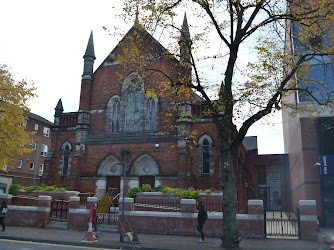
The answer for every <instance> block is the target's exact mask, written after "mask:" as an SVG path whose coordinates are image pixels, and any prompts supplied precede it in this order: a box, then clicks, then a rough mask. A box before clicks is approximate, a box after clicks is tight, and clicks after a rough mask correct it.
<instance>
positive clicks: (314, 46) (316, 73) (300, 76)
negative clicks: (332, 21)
mask: <svg viewBox="0 0 334 250" xmlns="http://www.w3.org/2000/svg"><path fill="white" fill-rule="evenodd" d="M314 32H317V31H316V30H315V31H314ZM292 33H293V45H294V46H293V48H294V53H295V57H296V58H298V57H299V56H301V55H303V54H305V53H307V52H309V53H313V52H314V51H317V50H318V49H319V47H322V46H330V41H329V35H328V31H326V30H324V31H321V34H320V33H319V34H313V35H314V36H313V37H311V38H308V37H307V36H305V34H300V30H299V27H298V24H296V23H293V25H292ZM297 84H298V87H300V88H302V89H304V90H306V91H303V90H298V95H297V96H298V101H299V102H306V101H314V99H313V97H314V98H316V99H317V100H319V101H324V100H329V99H332V95H333V93H334V73H333V64H332V60H331V58H330V56H313V58H312V59H310V60H309V61H308V65H307V66H306V65H302V66H301V69H300V70H299V71H298V72H297ZM311 95H312V96H313V97H312V96H311Z"/></svg>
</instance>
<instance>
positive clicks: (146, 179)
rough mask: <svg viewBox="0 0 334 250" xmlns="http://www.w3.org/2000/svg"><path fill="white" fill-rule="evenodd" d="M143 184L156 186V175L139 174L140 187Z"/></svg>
mask: <svg viewBox="0 0 334 250" xmlns="http://www.w3.org/2000/svg"><path fill="white" fill-rule="evenodd" d="M143 184H150V185H151V188H153V189H154V188H155V177H154V176H151V175H142V176H139V187H140V188H141V187H142V186H143Z"/></svg>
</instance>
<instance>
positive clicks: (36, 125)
mask: <svg viewBox="0 0 334 250" xmlns="http://www.w3.org/2000/svg"><path fill="white" fill-rule="evenodd" d="M35 130H36V131H37V130H38V124H37V123H35Z"/></svg>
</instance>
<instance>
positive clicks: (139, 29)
mask: <svg viewBox="0 0 334 250" xmlns="http://www.w3.org/2000/svg"><path fill="white" fill-rule="evenodd" d="M133 31H137V32H140V33H142V35H143V36H146V37H148V38H149V39H150V40H151V41H152V42H153V43H154V44H155V45H156V46H157V47H158V48H159V49H160V50H162V51H163V52H165V54H170V53H169V51H168V50H167V49H166V48H165V47H164V46H162V45H161V44H160V43H159V42H158V41H157V40H156V39H155V38H154V37H153V36H152V35H151V34H150V33H148V32H147V30H146V29H145V28H144V27H143V26H142V25H140V24H139V23H138V22H135V24H134V25H133V26H132V27H131V28H130V29H129V31H128V32H127V33H126V34H125V35H124V36H123V38H122V40H121V41H120V42H119V43H118V44H117V45H116V47H115V48H114V49H113V50H112V51H111V52H110V54H109V55H108V56H107V57H106V58H105V59H104V61H103V62H102V63H101V64H100V66H99V67H98V68H97V69H96V70H95V72H97V71H98V70H99V69H100V67H102V66H103V64H104V63H106V62H108V61H111V58H110V55H111V54H113V53H114V52H115V51H116V50H117V48H118V47H120V44H122V42H124V40H125V39H126V38H127V36H129V35H130V34H131V33H132V32H133ZM171 59H172V60H175V62H176V63H179V61H178V60H177V59H176V58H175V57H174V56H173V57H172V58H171ZM95 72H94V73H95Z"/></svg>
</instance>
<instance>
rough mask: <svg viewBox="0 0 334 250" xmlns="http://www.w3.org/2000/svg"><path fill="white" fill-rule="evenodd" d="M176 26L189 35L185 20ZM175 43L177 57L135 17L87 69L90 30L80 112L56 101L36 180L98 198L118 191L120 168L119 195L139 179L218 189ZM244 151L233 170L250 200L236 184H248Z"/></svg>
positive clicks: (214, 157)
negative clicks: (40, 172)
mask: <svg viewBox="0 0 334 250" xmlns="http://www.w3.org/2000/svg"><path fill="white" fill-rule="evenodd" d="M182 30H183V31H184V32H183V33H182V34H183V36H184V37H185V38H187V39H190V35H189V30H188V24H187V20H186V17H185V19H184V22H183V27H182ZM179 45H180V60H177V59H176V58H175V57H174V56H172V55H171V54H169V52H168V51H167V50H166V49H165V48H164V47H163V46H162V45H161V44H160V43H159V42H158V41H157V40H155V39H154V38H153V37H152V36H151V35H150V34H149V33H148V32H147V31H146V30H145V29H144V28H143V27H142V26H141V25H140V24H139V23H138V21H136V22H135V24H134V25H133V26H132V28H131V29H130V30H129V31H128V33H127V34H126V35H125V36H124V37H123V39H122V40H121V41H120V42H119V44H118V45H117V46H116V47H115V48H114V50H113V51H112V52H111V53H110V55H108V56H107V57H106V59H105V60H104V61H103V63H102V64H101V65H100V66H99V67H98V68H97V69H96V71H95V72H93V64H94V60H95V54H94V43H93V35H92V34H91V35H90V38H89V42H88V45H87V49H86V52H85V55H84V72H83V75H82V82H81V94H80V105H79V110H78V112H70V113H64V110H63V106H62V101H61V100H59V102H58V104H57V106H56V108H55V110H56V111H55V121H54V127H53V128H52V138H51V141H52V143H51V147H50V151H49V153H48V156H47V158H46V161H45V171H44V175H43V181H42V182H44V183H46V184H49V185H50V184H62V185H63V186H66V187H69V188H71V189H74V190H79V191H80V192H94V193H99V196H102V195H103V194H105V193H106V192H107V191H108V190H109V188H118V189H119V190H121V191H122V187H123V181H124V167H126V170H125V171H126V183H125V184H126V185H125V191H126V192H127V191H128V190H129V189H130V188H132V187H141V185H142V184H150V185H151V186H152V187H153V188H154V187H157V186H158V185H164V186H169V187H178V188H189V187H193V188H195V189H203V190H204V189H208V188H215V189H217V190H221V177H220V171H221V163H220V157H219V149H218V139H217V138H218V136H217V130H216V127H215V124H214V123H213V121H212V119H211V118H210V117H209V116H206V115H205V111H206V107H205V105H204V104H202V103H201V102H200V99H199V98H198V96H196V95H195V94H190V93H189V92H187V91H186V90H185V89H186V88H183V87H184V84H187V82H188V81H191V67H190V66H189V63H188V59H189V57H188V56H189V53H187V49H188V47H189V46H187V44H185V43H183V42H182V38H181V39H180V42H179ZM120 58H126V60H127V61H124V62H121V60H122V59H120ZM139 60H141V61H142V63H138V61H139ZM246 156H247V155H246V150H245V148H244V147H243V146H241V147H240V149H239V156H238V158H237V159H236V160H235V166H236V168H235V171H236V173H238V176H240V178H239V181H240V180H242V181H243V182H242V183H241V186H242V187H240V188H238V192H239V194H238V196H239V198H240V199H242V200H244V201H245V202H247V200H248V199H249V198H253V197H254V188H253V189H252V191H250V190H248V191H247V192H246V185H243V183H247V188H251V187H252V186H253V185H252V183H253V180H252V177H251V174H250V171H249V170H247V168H246V163H245V161H246ZM248 184H249V185H248ZM239 198H238V199H239Z"/></svg>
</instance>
